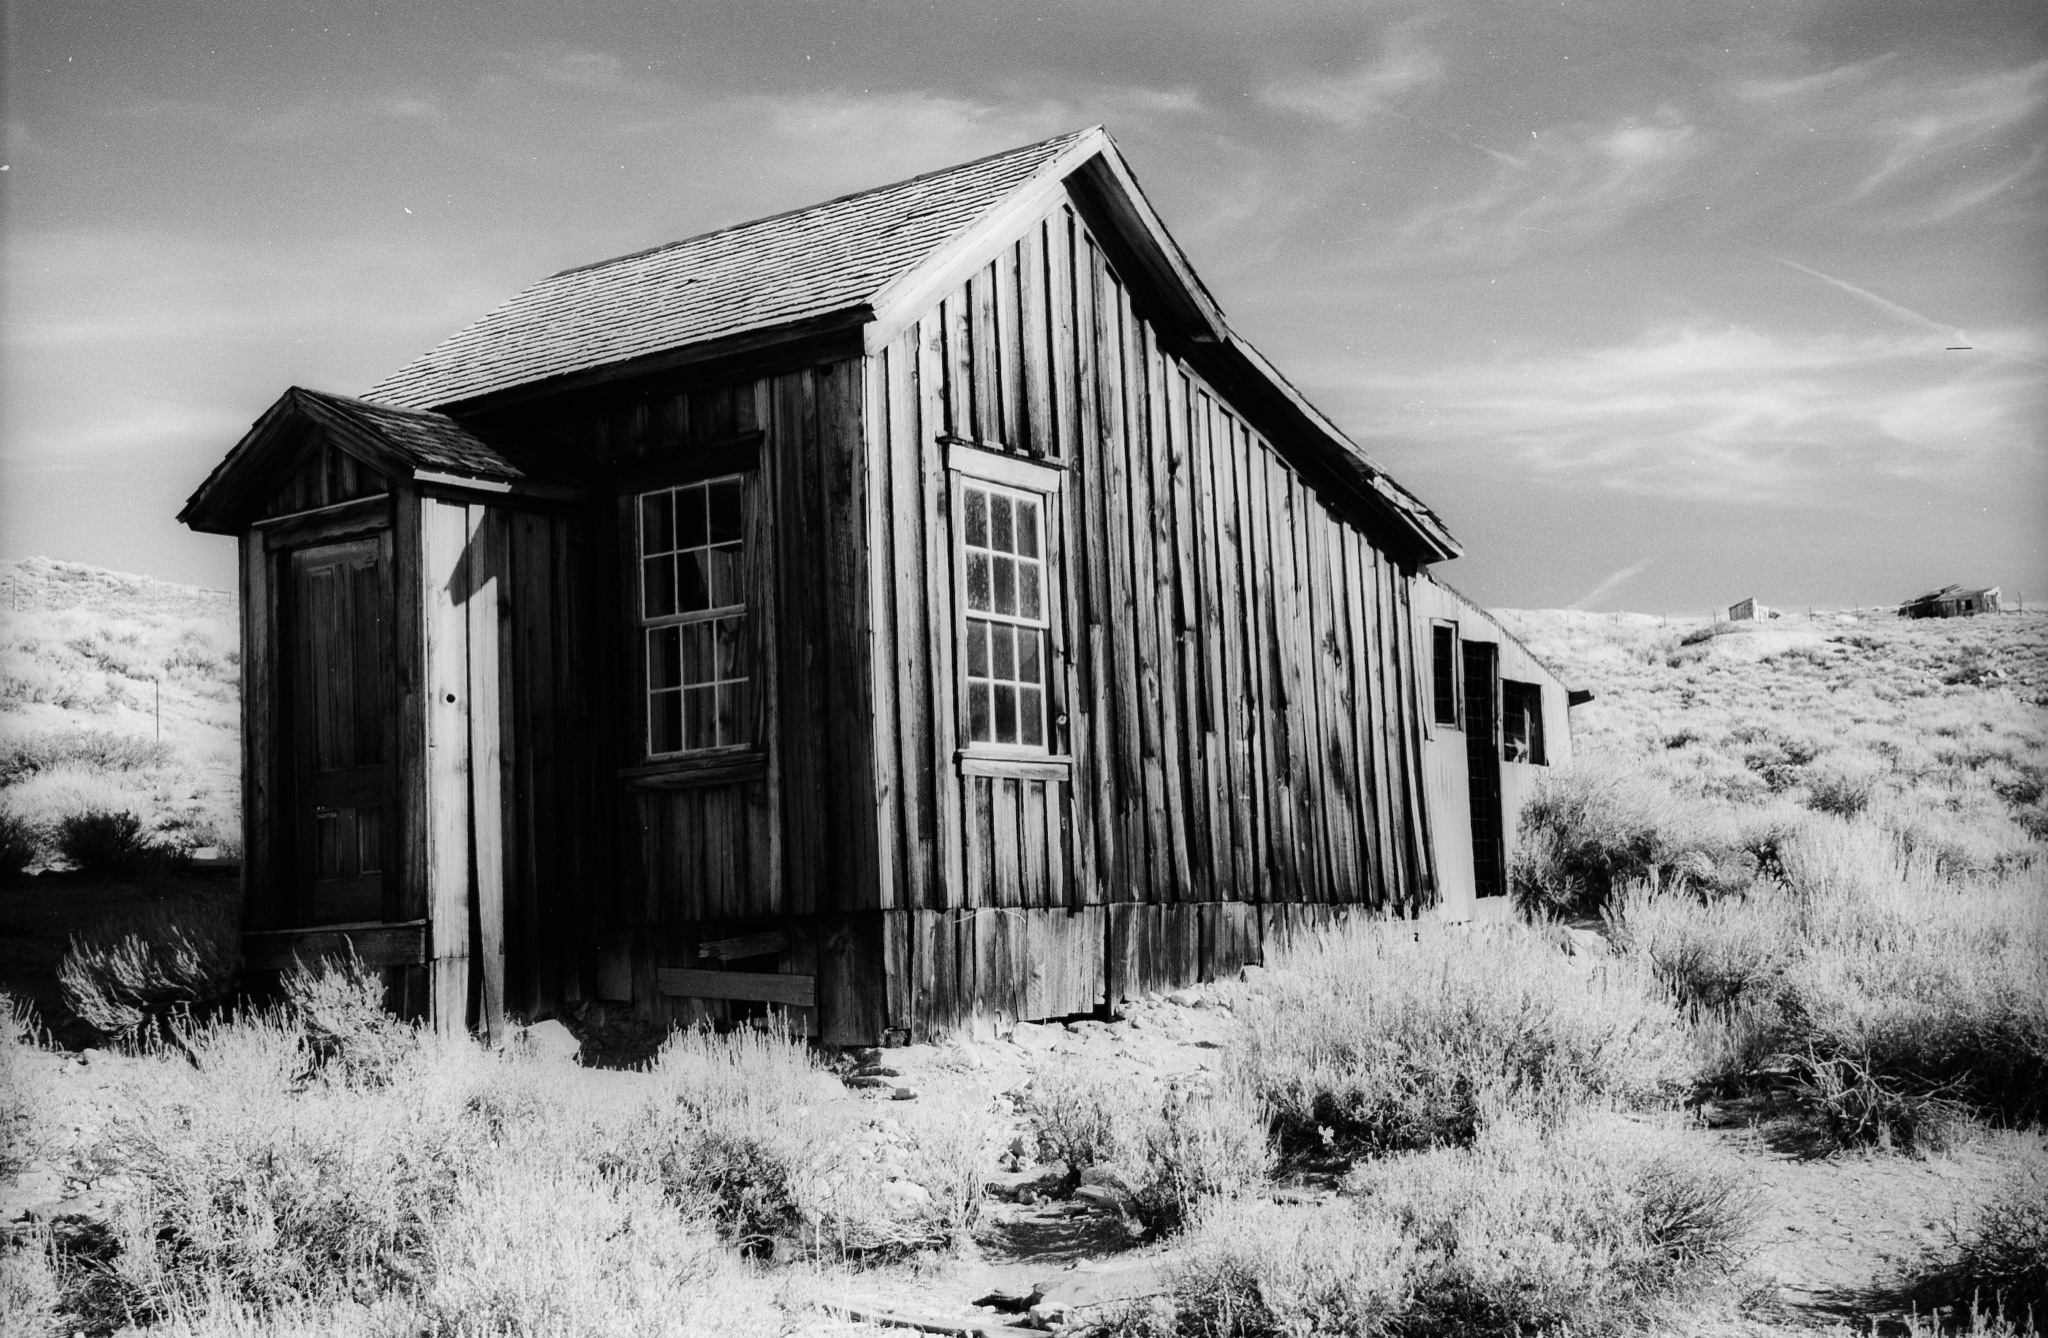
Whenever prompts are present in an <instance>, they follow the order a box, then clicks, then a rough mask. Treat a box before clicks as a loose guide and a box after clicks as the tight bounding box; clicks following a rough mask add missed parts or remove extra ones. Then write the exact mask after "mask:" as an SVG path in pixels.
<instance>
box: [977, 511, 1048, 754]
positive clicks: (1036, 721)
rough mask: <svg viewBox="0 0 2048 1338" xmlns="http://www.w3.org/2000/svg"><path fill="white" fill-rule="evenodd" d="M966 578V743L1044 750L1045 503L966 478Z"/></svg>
mask: <svg viewBox="0 0 2048 1338" xmlns="http://www.w3.org/2000/svg"><path fill="white" fill-rule="evenodd" d="M960 491H961V503H962V510H963V511H964V513H965V514H964V516H963V524H962V527H961V548H962V550H963V556H964V559H965V568H966V578H967V738H968V741H969V742H970V743H992V744H1002V745H1006V746H1014V747H1019V748H1037V749H1043V748H1044V747H1045V746H1046V729H1045V710H1046V707H1045V685H1046V663H1045V662H1046V627H1047V622H1046V600H1047V597H1048V594H1047V590H1046V583H1045V544H1044V538H1045V536H1044V530H1043V519H1044V511H1045V507H1044V502H1043V499H1042V498H1040V497H1039V496H1037V495H1036V494H1032V493H1023V492H1015V491H1012V490H1010V489H1008V488H999V487H996V486H995V485H993V484H989V483H983V482H980V481H978V480H974V481H963V482H962V484H961V489H960Z"/></svg>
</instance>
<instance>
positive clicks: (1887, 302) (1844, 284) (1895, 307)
mask: <svg viewBox="0 0 2048 1338" xmlns="http://www.w3.org/2000/svg"><path fill="white" fill-rule="evenodd" d="M1758 254H1759V255H1762V256H1764V257H1766V258H1767V259H1771V260H1775V261H1777V262H1778V263H1779V264H1780V265H1783V266H1785V267H1786V268H1787V269H1796V270H1798V271H1799V272H1800V273H1801V274H1810V275H1812V276H1813V277H1814V278H1816V279H1819V280H1820V281H1821V282H1822V283H1826V284H1832V285H1834V286H1835V287H1837V288H1839V289H1841V290H1842V291H1843V292H1845V293H1851V294H1853V295H1855V296H1857V297H1860V298H1862V299H1863V300H1864V301H1865V302H1868V303H1870V304H1871V305H1872V306H1875V307H1876V308H1878V310H1880V311H1883V312H1885V313H1887V314H1889V315H1893V316H1897V317H1898V318H1899V319H1900V320H1902V321H1910V322H1912V323H1913V324H1914V325H1918V326H1922V327H1924V328H1926V329H1929V330H1932V331H1934V332H1935V333H1936V334H1939V335H1940V336H1941V337H1942V338H1943V339H1950V338H1953V339H1954V340H1955V342H1956V343H1958V344H1968V343H1969V342H1970V338H1969V336H1968V335H1966V334H1964V333H1963V332H1962V331H1961V330H1958V329H1956V328H1955V327H1954V326H1953V325H1943V324H1942V323H1941V322H1940V321H1938V320H1935V319H1933V318H1932V317H1929V316H1922V315H1921V314H1920V313H1919V312H1917V311H1915V310H1913V309H1912V308H1911V307H1906V306H1901V305H1899V304H1898V303H1897V302H1894V301H1892V300H1891V299H1890V298H1888V297H1879V296H1878V295H1877V294H1876V293H1873V292H1871V291H1870V290H1869V289H1868V288H1858V287H1857V286H1856V285H1855V284H1853V283H1850V282H1849V281H1848V280H1846V279H1838V278H1836V277H1835V276H1834V275H1832V274H1823V273H1821V272H1820V271H1819V270H1817V269H1815V268H1813V267H1812V266H1811V265H1802V264H1800V263H1799V262H1798V261H1796V260H1787V259H1785V257H1783V256H1774V255H1771V254H1770V252H1768V251H1760V252H1758ZM1978 347H1979V348H1980V349H1981V350H1982V351H1983V352H1985V353H1988V354H1990V355H1991V365H1995V364H1997V363H1999V362H2018V363H2024V364H2025V365H2027V366H2029V367H2042V368H2048V363H2043V362H2041V361H2040V360H2039V359H2036V358H2029V357H2024V356H2022V355H2020V354H2018V353H2007V352H2003V351H2001V350H1999V349H1996V348H1984V347H1983V346H1982V345H1979V346H1978Z"/></svg>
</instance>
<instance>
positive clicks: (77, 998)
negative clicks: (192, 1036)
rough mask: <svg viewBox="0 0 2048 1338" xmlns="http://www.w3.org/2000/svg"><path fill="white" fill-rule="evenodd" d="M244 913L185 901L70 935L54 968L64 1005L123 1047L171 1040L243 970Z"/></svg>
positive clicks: (211, 901) (215, 902) (218, 903)
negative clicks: (148, 1040)
mask: <svg viewBox="0 0 2048 1338" xmlns="http://www.w3.org/2000/svg"><path fill="white" fill-rule="evenodd" d="M240 931H241V913H240V910H239V908H237V907H235V906H233V905H231V904H229V903H227V902H225V901H223V900H221V899H220V898H219V897H212V898H206V897H183V898H179V899H176V900H171V901H165V902H160V903H157V904H155V905H152V906H149V907H147V908H146V909H144V910H141V911H138V912H135V913H133V914H127V915H121V916H117V917H115V918H114V919H112V920H109V921H107V922H104V923H101V924H97V925H94V926H93V927H92V928H90V929H87V930H85V931H83V932H81V933H78V934H74V935H73V936H72V939H71V947H70V950H69V951H67V952H66V953H65V954H64V958H63V960H62V961H61V962H59V963H58V966H57V980H58V983H59V985H60V987H61V988H62V990H63V994H64V1002H65V1004H66V1006H68V1007H69V1008H70V1009H71V1011H72V1012H73V1013H75V1014H76V1015H77V1016H78V1017H79V1018H80V1019H81V1020H82V1021H84V1022H85V1023H86V1024H87V1025H89V1026H91V1027H93V1028H94V1029H95V1030H97V1031H99V1032H100V1033H101V1034H102V1035H104V1036H107V1037H109V1038H112V1039H114V1040H118V1041H123V1042H134V1041H137V1040H140V1039H143V1038H146V1037H157V1038H168V1037H169V1036H170V1035H172V1034H173V1033H172V1031H170V1030H166V1028H174V1027H175V1025H176V1023H177V1021H178V1020H179V1019H188V1020H189V1018H190V1017H191V1015H192V1012H193V1010H194V1009H195V1008H198V1009H203V1008H205V1007H207V1006H208V1005H211V1004H215V1003H219V1002H221V1001H223V1000H225V999H226V998H228V996H229V995H230V994H231V993H232V992H233V990H234V987H235V978H236V975H237V973H238V972H239V971H240V970H241V968H242V952H241V932H240Z"/></svg>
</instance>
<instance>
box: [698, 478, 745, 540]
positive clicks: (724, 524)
mask: <svg viewBox="0 0 2048 1338" xmlns="http://www.w3.org/2000/svg"><path fill="white" fill-rule="evenodd" d="M706 491H708V492H709V493H710V494H711V497H710V505H711V542H712V543H714V544H736V543H738V542H739V541H740V481H739V480H738V479H726V480H725V481H724V482H722V483H714V484H712V485H711V486H710V487H709V488H708V489H707V490H706Z"/></svg>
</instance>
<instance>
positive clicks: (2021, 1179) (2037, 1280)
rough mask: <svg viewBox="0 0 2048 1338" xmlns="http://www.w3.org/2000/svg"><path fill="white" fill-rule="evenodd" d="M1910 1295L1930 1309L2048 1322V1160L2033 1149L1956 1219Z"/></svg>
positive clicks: (2037, 1325) (2037, 1326) (2028, 1324)
mask: <svg viewBox="0 0 2048 1338" xmlns="http://www.w3.org/2000/svg"><path fill="white" fill-rule="evenodd" d="M1905 1292H1906V1295H1907V1296H1908V1297H1910V1298H1911V1299H1912V1300H1913V1301H1914V1302H1915V1303H1916V1304H1917V1305H1918V1306H1919V1307H1920V1308H1922V1309H1925V1310H1937V1309H1949V1310H1951V1311H1953V1312H1970V1311H1976V1312H1980V1313H1987V1312H1988V1313H1991V1314H1996V1315H1999V1316H2001V1317H2003V1318H2004V1319H2005V1320H2007V1321H2008V1322H2010V1323H2013V1324H2016V1325H2019V1326H2021V1327H2023V1328H2026V1329H2030V1330H2032V1331H2034V1332H2037V1333H2038V1332H2040V1331H2041V1329H2042V1328H2043V1327H2044V1326H2048V1157H2044V1156H2043V1155H2041V1151H2040V1149H2038V1148H2037V1149H2035V1152H2034V1155H2032V1156H2030V1157H2028V1158H2025V1159H2023V1160H2021V1161H2020V1162H2018V1163H2017V1164H2015V1165H2014V1166H2013V1168H2012V1169H2011V1170H2010V1171H2009V1172H2008V1173H2007V1176H2006V1179H2005V1182H2004V1183H2003V1184H2001V1185H2000V1186H1999V1187H1998V1189H1997V1190H1996V1191H1995V1192H1994V1193H1993V1194H1992V1195H1991V1196H1990V1197H1989V1198H1988V1199H1987V1200H1986V1201H1985V1202H1984V1203H1983V1204H1982V1205H1981V1206H1980V1207H1979V1208H1978V1209H1977V1211H1976V1213H1975V1215H1974V1217H1972V1218H1971V1219H1969V1220H1967V1221H1964V1222H1956V1223H1951V1224H1950V1226H1949V1229H1948V1239H1947V1240H1946V1242H1944V1244H1943V1245H1942V1246H1941V1247H1940V1248H1938V1249H1935V1250H1932V1251H1930V1252H1929V1254H1928V1256H1927V1257H1926V1258H1925V1259H1923V1260H1922V1261H1921V1263H1920V1266H1919V1268H1917V1269H1916V1270H1915V1271H1914V1274H1913V1276H1912V1277H1911V1278H1910V1279H1909V1281H1908V1283H1907V1286H1906V1288H1905Z"/></svg>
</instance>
